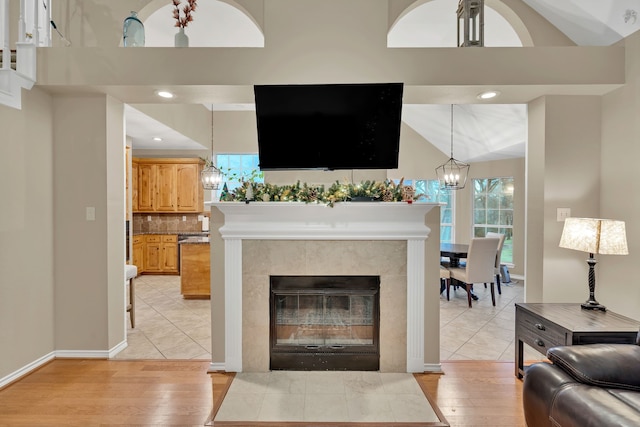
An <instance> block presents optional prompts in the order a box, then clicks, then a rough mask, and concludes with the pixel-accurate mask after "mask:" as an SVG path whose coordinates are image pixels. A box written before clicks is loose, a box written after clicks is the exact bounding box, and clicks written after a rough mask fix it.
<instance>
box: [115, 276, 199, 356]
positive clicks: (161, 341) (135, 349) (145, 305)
mask: <svg viewBox="0 0 640 427" xmlns="http://www.w3.org/2000/svg"><path fill="white" fill-rule="evenodd" d="M135 292H136V327H135V328H131V323H130V322H129V315H128V314H127V325H128V329H127V344H128V347H127V348H125V349H124V350H123V351H121V352H120V353H118V354H117V355H116V357H115V358H116V359H204V360H211V303H210V302H209V300H185V299H184V298H182V295H181V294H180V277H179V276H160V275H158V276H152V275H142V276H139V277H138V278H137V279H136V280H135Z"/></svg>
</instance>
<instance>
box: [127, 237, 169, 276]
mask: <svg viewBox="0 0 640 427" xmlns="http://www.w3.org/2000/svg"><path fill="white" fill-rule="evenodd" d="M135 244H136V243H135V240H134V249H133V254H134V255H133V257H134V260H135V259H136V248H135ZM142 253H143V254H144V255H143V261H142V265H143V268H142V269H140V267H138V271H139V272H141V273H152V274H178V236H177V235H175V234H147V235H145V236H144V245H143V249H142ZM134 264H135V261H134ZM137 265H138V264H136V266H137Z"/></svg>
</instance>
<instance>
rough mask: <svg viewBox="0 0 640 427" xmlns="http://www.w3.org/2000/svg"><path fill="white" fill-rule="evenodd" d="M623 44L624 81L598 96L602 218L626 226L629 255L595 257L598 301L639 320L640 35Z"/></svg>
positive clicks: (636, 34) (633, 36)
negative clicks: (635, 274) (635, 275)
mask: <svg viewBox="0 0 640 427" xmlns="http://www.w3.org/2000/svg"><path fill="white" fill-rule="evenodd" d="M625 44H626V45H627V82H628V83H627V84H626V85H625V87H623V88H621V89H618V90H616V91H614V92H612V93H611V94H608V95H606V96H604V97H603V98H602V147H601V151H600V153H599V155H600V156H601V166H600V168H601V179H600V215H601V216H602V217H603V218H614V219H620V220H624V221H625V222H626V228H627V243H628V245H629V255H628V256H613V255H604V256H601V257H599V258H600V260H599V262H598V265H597V266H596V269H597V270H598V272H599V277H598V282H597V284H596V298H597V299H598V301H600V302H601V303H602V304H604V305H606V306H608V307H610V308H612V309H613V310H615V311H617V312H620V313H623V314H625V315H627V316H630V317H633V318H636V319H638V318H639V315H638V307H640V286H638V285H637V284H636V283H635V282H634V281H633V279H630V278H631V277H633V271H634V267H635V262H636V260H637V257H638V254H639V253H640V224H639V223H638V218H640V186H639V184H638V183H640V168H638V159H640V144H639V143H638V141H639V140H640V121H639V120H638V117H640V33H638V32H636V33H635V34H634V35H632V36H630V37H629V38H627V39H626V40H625ZM583 268H584V266H583Z"/></svg>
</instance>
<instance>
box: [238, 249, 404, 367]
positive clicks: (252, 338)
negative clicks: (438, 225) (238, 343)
mask: <svg viewBox="0 0 640 427" xmlns="http://www.w3.org/2000/svg"><path fill="white" fill-rule="evenodd" d="M283 243H285V242H282V241H277V240H246V241H245V243H244V245H243V247H242V260H243V261H242V270H243V273H242V281H243V287H242V312H243V320H242V331H243V336H242V353H243V356H242V365H243V367H244V370H245V371H246V372H267V371H268V370H269V276H270V275H360V274H363V275H365V274H366V275H378V276H380V319H381V322H380V371H381V372H401V371H403V370H404V369H405V366H406V362H407V360H406V353H405V349H406V345H407V344H406V318H407V317H406V316H407V308H406V300H407V291H406V287H407V276H406V257H407V255H406V250H407V248H406V246H407V245H406V242H403V241H394V240H390V241H349V242H344V241H295V242H291V241H287V242H286V243H288V244H283ZM291 243H293V244H291ZM261 253H262V254H268V255H266V256H264V257H263V258H268V259H269V262H264V261H263V260H258V259H257V258H260V256H259V254H261ZM276 254H277V255H276ZM292 260H293V261H292ZM390 264H401V265H404V267H399V268H397V267H390ZM390 272H391V273H398V272H405V274H389V273H390Z"/></svg>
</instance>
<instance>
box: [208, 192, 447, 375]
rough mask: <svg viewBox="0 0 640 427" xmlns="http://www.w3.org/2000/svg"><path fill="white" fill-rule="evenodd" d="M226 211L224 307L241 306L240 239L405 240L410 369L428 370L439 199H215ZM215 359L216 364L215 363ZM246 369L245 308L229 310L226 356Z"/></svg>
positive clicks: (234, 366) (237, 368)
mask: <svg viewBox="0 0 640 427" xmlns="http://www.w3.org/2000/svg"><path fill="white" fill-rule="evenodd" d="M207 204H208V205H210V206H212V207H215V208H217V209H219V210H220V211H221V212H222V213H223V214H224V225H223V226H222V227H221V228H220V229H219V232H220V234H221V237H222V239H224V251H225V261H224V266H225V278H224V281H225V284H224V289H225V307H242V240H246V239H254V240H406V241H407V372H423V371H424V366H425V365H424V282H425V278H424V272H425V268H424V267H425V245H424V242H425V240H426V239H427V237H428V236H429V233H430V231H431V230H430V229H429V227H427V226H426V225H425V215H426V214H427V212H429V211H430V210H431V209H433V207H435V206H439V205H438V204H437V203H404V202H350V203H336V204H335V206H333V207H330V206H326V205H322V204H315V203H309V204H305V203H299V202H294V203H288V202H252V203H242V202H214V203H207ZM212 365H213V364H212ZM215 365H216V366H212V368H214V369H222V370H226V371H229V372H241V371H242V310H237V309H236V310H225V362H224V364H219V363H218V364H215Z"/></svg>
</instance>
